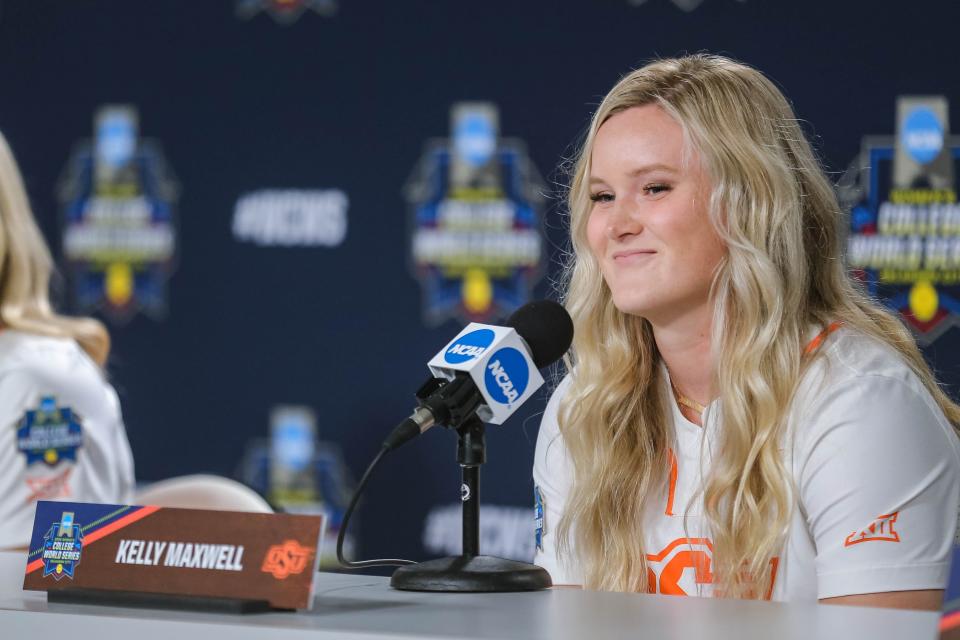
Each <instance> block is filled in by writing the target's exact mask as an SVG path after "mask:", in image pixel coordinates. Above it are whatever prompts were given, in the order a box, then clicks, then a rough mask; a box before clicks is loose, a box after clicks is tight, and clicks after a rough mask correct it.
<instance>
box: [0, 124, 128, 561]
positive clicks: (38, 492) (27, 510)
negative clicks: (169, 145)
mask: <svg viewBox="0 0 960 640" xmlns="http://www.w3.org/2000/svg"><path fill="white" fill-rule="evenodd" d="M52 270H53V262H52V260H51V258H50V252H49V250H48V249H47V246H46V244H45V243H44V241H43V237H42V235H41V234H40V231H39V229H38V228H37V225H36V222H35V221H34V219H33V214H32V213H31V211H30V205H29V202H28V201H27V195H26V191H25V190H24V186H23V180H22V178H21V177H20V172H19V170H18V169H17V165H16V162H15V161H14V158H13V155H12V153H11V151H10V148H9V146H8V145H7V142H6V140H5V139H4V138H3V136H2V135H0V549H5V548H20V547H26V546H27V544H28V543H29V541H30V533H31V531H32V526H33V512H34V504H35V502H36V501H37V500H72V501H78V502H106V503H119V504H126V503H129V502H130V501H131V498H132V491H133V457H132V455H131V453H130V445H129V443H128V442H127V436H126V432H125V430H124V426H123V420H122V418H121V415H120V404H119V402H118V400H117V394H116V393H115V392H114V390H113V388H112V387H111V386H110V384H109V383H108V382H107V381H106V378H105V377H104V373H103V365H104V362H105V361H106V359H107V354H108V352H109V349H110V340H109V336H108V335H107V332H106V330H105V329H104V328H103V326H102V325H101V324H100V323H99V322H97V321H95V320H92V319H86V318H67V317H64V316H61V315H58V314H56V313H55V312H54V311H53V309H52V308H51V305H50V300H49V296H48V285H49V281H50V275H51V272H52Z"/></svg>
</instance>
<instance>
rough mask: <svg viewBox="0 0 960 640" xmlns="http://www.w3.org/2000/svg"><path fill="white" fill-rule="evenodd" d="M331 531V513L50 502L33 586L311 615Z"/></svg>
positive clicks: (30, 566) (30, 575) (34, 550)
mask: <svg viewBox="0 0 960 640" xmlns="http://www.w3.org/2000/svg"><path fill="white" fill-rule="evenodd" d="M325 524H326V523H325V522H324V518H323V517H322V516H302V515H290V514H279V513H278V514H272V513H271V514H267V513H240V512H236V511H206V510H199V509H172V508H166V507H151V506H124V505H109V504H87V503H72V502H47V501H41V502H38V503H37V514H36V517H35V518H34V522H33V537H32V538H31V541H30V551H29V555H28V557H27V571H26V576H25V577H24V580H23V588H24V589H32V590H39V591H54V590H56V591H61V590H64V592H65V593H66V590H74V591H77V592H81V591H82V592H91V593H93V592H102V591H109V592H118V593H119V592H128V593H136V594H155V595H158V596H174V597H176V598H178V599H179V600H181V601H182V600H183V598H184V597H193V598H197V599H198V600H202V599H204V598H206V599H218V600H221V601H222V600H237V601H247V602H261V603H267V604H268V605H269V606H270V607H273V608H277V609H307V608H309V606H310V602H311V598H312V595H313V594H312V589H313V576H314V574H315V573H316V571H317V566H318V562H319V556H320V554H319V548H318V545H319V542H320V536H321V534H322V533H323V528H324V526H325ZM51 598H52V596H51Z"/></svg>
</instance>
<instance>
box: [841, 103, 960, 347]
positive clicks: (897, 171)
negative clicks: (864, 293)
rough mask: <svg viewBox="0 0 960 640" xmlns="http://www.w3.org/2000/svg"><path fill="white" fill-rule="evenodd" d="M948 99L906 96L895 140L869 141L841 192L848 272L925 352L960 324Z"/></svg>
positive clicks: (959, 147)
mask: <svg viewBox="0 0 960 640" xmlns="http://www.w3.org/2000/svg"><path fill="white" fill-rule="evenodd" d="M948 113H949V109H948V104H947V99H946V98H944V97H942V96H902V97H900V98H899V99H898V100H897V134H896V136H894V137H891V136H867V137H865V138H864V139H863V144H862V147H861V151H860V155H859V156H858V158H857V159H856V160H855V161H854V163H853V166H851V168H850V169H849V170H848V171H847V173H846V174H845V175H844V177H843V179H842V180H841V182H840V185H839V187H838V191H839V195H840V199H841V202H842V203H843V204H844V205H845V206H846V207H848V208H849V211H850V229H849V236H848V238H847V264H848V266H849V267H850V269H851V270H852V272H853V274H854V275H855V276H856V277H857V278H859V279H860V280H862V281H863V282H864V283H865V284H866V286H867V288H868V289H869V291H870V292H871V293H872V294H874V295H876V296H878V297H879V298H880V299H882V300H883V301H884V302H885V303H886V304H887V305H888V306H889V307H891V308H892V309H894V310H896V311H898V312H900V314H901V315H902V316H903V318H904V319H905V320H906V322H907V323H908V324H909V326H910V327H911V328H912V329H913V330H914V332H915V334H916V336H917V339H918V341H919V342H921V343H922V344H929V343H931V342H933V341H934V340H936V339H937V338H938V337H940V336H941V335H942V334H943V333H944V332H945V331H946V330H947V329H949V328H950V327H952V326H954V325H957V324H958V323H960V204H958V203H957V161H958V159H960V137H957V136H950V135H949V130H950V127H949V119H948Z"/></svg>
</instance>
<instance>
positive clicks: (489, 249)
mask: <svg viewBox="0 0 960 640" xmlns="http://www.w3.org/2000/svg"><path fill="white" fill-rule="evenodd" d="M450 119H451V129H452V132H451V136H450V138H449V139H442V140H433V141H431V142H429V143H427V145H426V150H425V152H424V154H423V156H422V157H421V159H420V163H419V165H418V166H417V168H416V170H415V171H414V174H413V177H412V178H411V180H410V181H409V182H408V183H407V186H406V196H407V201H408V202H409V203H410V208H411V218H412V224H411V227H412V229H411V258H412V260H411V262H412V267H413V272H414V275H415V277H416V278H417V279H418V280H419V281H420V284H421V286H422V288H423V315H424V319H425V320H426V322H427V323H428V324H431V325H437V324H440V323H442V322H443V321H445V320H447V319H449V318H456V319H458V320H460V321H462V322H484V321H487V320H490V319H493V318H497V317H501V316H505V315H507V314H509V313H510V312H512V311H513V310H515V309H516V308H518V307H519V306H521V305H522V304H524V303H525V302H527V301H528V300H529V298H530V291H531V289H532V287H533V285H534V284H535V283H536V282H537V280H538V279H539V278H540V274H541V271H542V266H541V265H542V245H543V240H542V237H543V233H542V229H541V222H540V216H539V213H538V207H539V203H540V201H541V200H542V195H541V190H542V181H541V180H540V178H539V176H538V174H537V173H536V169H535V168H534V167H533V164H532V163H531V162H530V159H529V158H528V156H527V153H526V148H525V145H524V144H523V143H522V142H521V141H519V140H513V139H507V138H500V137H499V135H498V127H499V124H498V112H497V108H496V107H495V106H494V105H492V104H489V103H482V102H481V103H475V102H470V103H458V104H455V105H454V106H453V108H452V110H451V118H450Z"/></svg>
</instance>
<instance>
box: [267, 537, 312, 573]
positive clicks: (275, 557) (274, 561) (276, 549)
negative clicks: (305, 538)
mask: <svg viewBox="0 0 960 640" xmlns="http://www.w3.org/2000/svg"><path fill="white" fill-rule="evenodd" d="M310 555H311V551H310V549H309V548H308V547H304V546H302V545H301V544H300V543H299V542H297V541H296V540H287V541H285V542H284V543H283V544H275V545H273V546H272V547H270V549H268V550H267V555H266V556H265V557H264V558H263V566H262V567H260V570H261V571H263V572H264V573H270V574H273V577H274V578H276V579H277V580H283V579H284V578H286V577H287V576H290V575H293V574H297V573H303V570H304V569H305V568H306V566H307V560H308V559H309V558H310Z"/></svg>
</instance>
